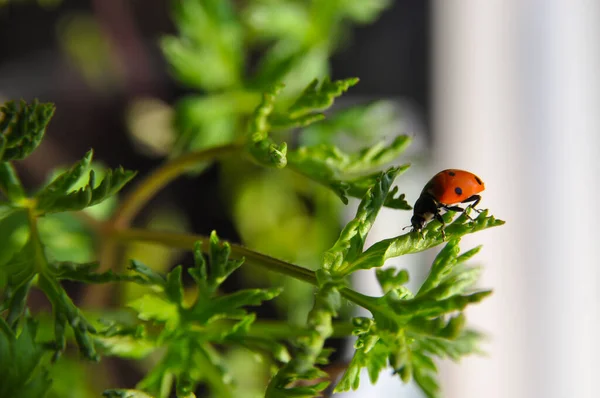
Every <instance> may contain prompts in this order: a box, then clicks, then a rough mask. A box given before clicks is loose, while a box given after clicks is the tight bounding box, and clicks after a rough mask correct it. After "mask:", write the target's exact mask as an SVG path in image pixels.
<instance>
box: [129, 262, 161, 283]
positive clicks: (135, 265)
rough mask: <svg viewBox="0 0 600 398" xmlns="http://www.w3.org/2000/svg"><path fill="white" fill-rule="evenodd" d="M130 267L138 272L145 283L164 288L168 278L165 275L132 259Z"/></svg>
mask: <svg viewBox="0 0 600 398" xmlns="http://www.w3.org/2000/svg"><path fill="white" fill-rule="evenodd" d="M129 269H130V270H132V271H134V272H136V273H138V274H139V275H140V276H141V277H142V278H143V279H144V280H145V282H144V284H149V285H155V286H159V287H162V288H164V287H165V286H166V278H165V277H164V276H162V275H161V274H159V273H158V272H155V271H154V270H152V269H151V268H149V267H147V266H146V265H144V264H142V263H140V262H139V261H136V260H131V262H130V263H129Z"/></svg>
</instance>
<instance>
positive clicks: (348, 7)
mask: <svg viewBox="0 0 600 398" xmlns="http://www.w3.org/2000/svg"><path fill="white" fill-rule="evenodd" d="M339 4H340V7H342V9H343V12H344V13H345V14H346V15H347V16H348V17H349V18H351V19H353V20H354V21H356V22H358V23H363V24H366V23H372V22H374V21H375V19H377V17H379V15H380V14H381V13H382V12H383V11H384V10H385V9H386V8H388V7H389V6H390V5H391V4H392V2H391V0H373V1H352V0H343V1H341V2H339Z"/></svg>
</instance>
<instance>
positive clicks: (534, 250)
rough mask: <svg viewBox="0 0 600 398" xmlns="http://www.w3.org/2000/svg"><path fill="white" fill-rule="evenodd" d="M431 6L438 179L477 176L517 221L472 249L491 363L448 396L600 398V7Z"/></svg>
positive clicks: (443, 0) (492, 205) (455, 377)
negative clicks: (485, 291) (450, 171)
mask: <svg viewBox="0 0 600 398" xmlns="http://www.w3.org/2000/svg"><path fill="white" fill-rule="evenodd" d="M433 5H434V11H433V12H434V18H433V24H432V26H433V27H434V32H433V42H434V50H433V51H434V53H433V65H434V70H433V73H434V85H433V87H434V89H433V90H434V92H433V97H434V134H435V137H436V139H435V147H434V154H435V156H434V158H435V159H436V160H435V162H436V165H435V166H436V167H435V169H436V170H438V169H439V170H441V169H443V168H447V167H455V168H465V169H468V170H471V171H473V172H475V173H476V174H478V175H479V176H480V177H482V179H483V180H484V181H485V182H486V191H485V192H484V199H483V201H482V207H485V208H489V209H491V210H492V213H493V214H494V215H496V216H497V217H499V218H502V219H504V220H506V221H507V224H506V225H505V226H503V227H500V228H495V229H492V230H488V231H486V232H483V233H479V234H477V235H476V236H473V237H469V238H468V239H467V238H465V239H464V240H463V242H464V244H465V246H470V245H472V244H475V243H483V244H484V249H483V251H482V253H481V254H480V255H479V256H478V259H479V261H480V262H482V263H484V264H485V273H484V277H483V280H482V285H484V286H486V287H492V288H494V289H495V294H494V296H493V298H491V299H489V300H487V301H485V302H484V303H483V304H481V305H479V306H478V307H477V308H474V309H473V310H472V311H470V313H469V321H470V323H471V324H473V325H477V326H478V327H479V328H480V329H482V330H484V331H486V332H487V333H488V334H489V335H490V337H491V340H490V343H489V344H488V345H487V346H486V348H487V351H488V353H489V357H488V358H470V359H468V360H464V361H463V362H462V363H461V364H460V365H455V364H449V365H448V366H444V367H443V380H444V391H445V394H444V396H446V397H452V398H454V397H456V398H459V397H460V398H481V397H485V398H496V397H498V398H505V397H511V398H518V397H523V398H525V397H526V398H531V397H543V398H554V397H556V398H559V397H560V398H563V397H565V398H567V397H578V398H583V397H590V398H592V397H599V396H600V388H597V387H596V383H595V382H596V381H597V380H599V379H600V351H599V344H598V339H600V305H599V304H598V302H599V301H600V270H599V269H600V260H599V259H600V250H599V249H600V222H599V221H597V220H598V218H599V217H598V216H597V215H596V208H597V206H596V200H597V199H598V198H599V197H600V2H599V1H592V0H590V1H583V0H581V1H579V0H538V1H535V0H485V1H482V0H436V1H434V2H433Z"/></svg>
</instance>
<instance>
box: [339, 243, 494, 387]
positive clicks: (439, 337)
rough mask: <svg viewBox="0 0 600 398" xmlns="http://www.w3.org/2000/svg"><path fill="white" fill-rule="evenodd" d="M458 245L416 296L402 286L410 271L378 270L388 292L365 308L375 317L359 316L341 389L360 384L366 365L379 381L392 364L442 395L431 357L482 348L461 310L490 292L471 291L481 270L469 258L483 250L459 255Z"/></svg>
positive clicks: (436, 266)
mask: <svg viewBox="0 0 600 398" xmlns="http://www.w3.org/2000/svg"><path fill="white" fill-rule="evenodd" d="M458 243H459V239H453V240H451V241H450V242H448V243H447V244H446V246H445V247H444V249H442V251H441V252H440V253H439V254H438V255H437V257H436V258H435V260H434V262H433V265H432V267H431V270H430V272H429V275H428V276H427V278H426V279H425V281H424V282H423V284H422V285H421V288H420V289H419V291H418V292H417V293H416V294H413V293H412V292H410V291H409V290H408V289H407V288H406V287H404V286H403V284H404V283H406V282H407V281H408V274H407V273H406V271H402V270H401V271H398V272H397V273H396V272H394V270H393V269H388V270H386V271H380V272H378V273H377V277H378V280H379V283H380V284H381V286H382V288H383V291H384V293H385V294H384V295H383V296H382V297H379V298H369V299H368V302H369V304H368V305H366V306H365V308H367V309H368V310H369V311H370V312H371V313H372V314H373V318H372V319H369V318H355V319H354V325H355V329H354V334H355V335H356V336H358V339H357V341H356V343H355V345H354V347H355V349H356V352H355V354H354V357H353V358H352V361H351V362H350V365H349V366H348V369H347V370H346V372H345V374H344V376H343V377H342V379H341V380H340V382H339V384H338V385H337V386H336V391H347V390H350V389H356V388H358V386H359V382H360V370H361V369H362V368H367V370H368V373H369V378H370V380H371V382H372V383H375V382H377V379H378V377H379V373H380V372H381V371H382V370H384V369H385V368H386V367H387V364H389V365H390V366H391V367H392V368H393V369H394V371H395V373H397V374H398V375H399V376H400V378H401V379H402V380H403V381H404V382H407V381H408V380H410V379H411V377H412V378H414V380H415V381H416V382H417V384H418V385H419V386H420V387H421V388H422V389H423V391H424V392H425V394H426V395H427V396H428V397H432V398H433V397H438V396H439V386H438V383H437V381H436V373H437V368H436V366H435V363H434V362H433V360H432V358H431V357H432V356H437V357H439V358H451V359H453V360H455V361H456V360H459V359H460V358H461V357H462V356H465V355H469V354H472V353H477V352H479V349H478V346H477V344H478V340H479V337H480V335H479V334H478V333H476V332H474V331H472V330H465V328H464V326H465V317H464V315H463V314H462V311H463V310H464V308H465V307H466V306H467V305H469V304H474V303H477V302H479V301H481V300H482V299H483V298H484V297H486V296H488V295H489V294H490V293H491V292H490V291H485V290H484V291H474V292H473V291H472V290H471V289H473V284H474V283H475V282H476V280H477V277H478V274H479V269H478V268H472V267H468V266H466V265H465V262H466V261H467V260H468V259H469V258H471V257H472V256H473V255H474V254H475V253H477V251H479V248H475V249H472V250H470V251H468V252H466V253H464V254H459V251H460V249H459V247H458ZM456 313H458V315H456Z"/></svg>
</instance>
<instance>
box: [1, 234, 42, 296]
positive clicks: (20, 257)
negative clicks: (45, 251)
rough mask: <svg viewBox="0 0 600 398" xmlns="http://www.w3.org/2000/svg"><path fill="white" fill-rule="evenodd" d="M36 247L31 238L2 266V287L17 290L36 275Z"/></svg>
mask: <svg viewBox="0 0 600 398" xmlns="http://www.w3.org/2000/svg"><path fill="white" fill-rule="evenodd" d="M35 261H36V260H35V245H34V242H33V239H31V238H29V239H28V240H27V243H26V244H25V245H24V246H22V247H21V249H20V250H19V251H18V252H16V253H14V254H13V256H12V257H11V258H10V259H9V260H8V261H7V262H6V263H5V264H3V265H2V266H0V286H3V285H8V286H9V288H10V289H11V290H13V291H14V290H17V289H19V288H20V287H21V286H23V285H24V284H26V283H27V281H29V280H31V278H33V277H34V276H35V274H36V268H35V264H36V263H35Z"/></svg>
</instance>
